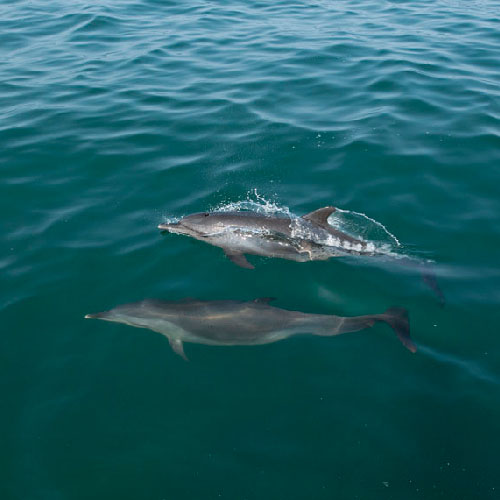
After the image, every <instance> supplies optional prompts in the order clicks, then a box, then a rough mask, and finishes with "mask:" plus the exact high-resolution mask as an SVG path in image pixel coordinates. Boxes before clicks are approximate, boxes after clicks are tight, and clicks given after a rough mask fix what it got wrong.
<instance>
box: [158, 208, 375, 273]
mask: <svg viewBox="0 0 500 500" xmlns="http://www.w3.org/2000/svg"><path fill="white" fill-rule="evenodd" d="M334 211H335V207H324V208H320V209H319V210H315V211H314V212H311V213H309V214H306V215H304V216H302V217H297V218H290V217H284V216H276V215H265V214H260V213H257V212H249V211H248V212H201V213H196V214H192V215H188V216H186V217H184V218H182V219H181V220H180V221H179V222H175V223H163V224H160V225H159V226H158V229H161V230H162V231H169V232H171V233H176V234H184V235H187V236H191V237H193V238H196V239H197V240H200V241H205V242H207V243H210V244H211V245H214V246H217V247H221V248H222V249H223V250H224V252H225V253H226V255H227V256H228V257H229V259H231V261H232V262H234V263H235V264H237V265H238V266H241V267H244V268H247V269H253V268H254V266H253V265H252V264H250V262H248V260H247V259H246V257H245V254H252V255H260V256H264V257H278V258H282V259H288V260H294V261H297V262H306V261H310V260H326V259H329V258H330V257H336V256H341V255H373V254H374V252H375V247H374V246H373V244H372V243H369V242H365V241H361V240H358V239H356V238H353V237H352V236H349V235H348V234H345V233H343V232H342V231H338V230H337V229H335V228H334V227H332V226H331V225H330V224H328V217H329V216H330V215H331V214H332V213H333V212H334Z"/></svg>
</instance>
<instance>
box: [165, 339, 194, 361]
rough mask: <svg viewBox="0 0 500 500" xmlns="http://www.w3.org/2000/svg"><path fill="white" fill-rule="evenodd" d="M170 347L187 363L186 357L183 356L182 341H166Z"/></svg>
mask: <svg viewBox="0 0 500 500" xmlns="http://www.w3.org/2000/svg"><path fill="white" fill-rule="evenodd" d="M168 342H169V344H170V347H171V348H172V350H173V351H174V352H175V353H176V354H178V355H179V356H180V357H181V358H182V359H183V360H184V361H189V359H188V358H187V356H186V355H185V354H184V346H183V345H182V340H179V339H168Z"/></svg>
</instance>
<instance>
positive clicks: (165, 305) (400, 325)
mask: <svg viewBox="0 0 500 500" xmlns="http://www.w3.org/2000/svg"><path fill="white" fill-rule="evenodd" d="M272 300H273V299H272V298H269V297H265V298H260V299H255V300H252V301H248V302H244V301H237V300H210V301H203V300H195V299H184V300H181V301H164V300H150V299H148V300H143V301H141V302H135V303H132V304H124V305H121V306H117V307H115V308H114V309H111V310H109V311H105V312H100V313H96V314H87V315H86V316H85V317H86V318H97V319H103V320H106V321H115V322H117V323H125V324H126V325H130V326H136V327H138V328H148V329H150V330H153V331H155V332H158V333H161V334H163V335H165V336H166V337H167V338H168V340H169V342H170V345H171V346H172V349H173V350H174V351H175V352H176V353H177V354H179V355H180V356H182V357H183V358H184V359H186V360H187V358H186V355H185V354H184V348H183V342H194V343H198V344H208V345H258V344H268V343H271V342H277V341H278V340H282V339H286V338H288V337H291V336H293V335H298V334H300V333H310V334H313V335H320V336H326V337H329V336H333V335H340V334H341V333H347V332H356V331H358V330H363V329H364V328H367V327H370V326H373V325H374V324H375V323H377V322H385V323H387V324H388V325H390V326H391V327H392V328H393V330H394V331H395V332H396V335H397V336H398V338H399V340H400V341H401V342H402V344H403V345H404V346H405V347H406V348H407V349H409V350H410V351H411V352H415V351H416V350H417V348H416V346H415V344H414V343H413V342H412V340H411V338H410V326H409V322H408V312H407V311H406V309H403V308H401V307H391V308H390V309H387V311H385V312H384V313H382V314H371V315H367V316H353V317H342V316H333V315H329V314H307V313H303V312H299V311H290V310H287V309H280V308H278V307H273V306H271V305H269V302H271V301H272Z"/></svg>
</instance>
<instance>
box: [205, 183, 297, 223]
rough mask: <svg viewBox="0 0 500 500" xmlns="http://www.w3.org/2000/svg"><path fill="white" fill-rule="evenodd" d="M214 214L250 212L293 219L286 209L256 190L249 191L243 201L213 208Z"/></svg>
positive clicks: (224, 203)
mask: <svg viewBox="0 0 500 500" xmlns="http://www.w3.org/2000/svg"><path fill="white" fill-rule="evenodd" d="M213 211H214V212H243V211H252V212H257V213H260V214H266V215H274V216H277V217H290V218H293V217H295V216H294V215H293V214H292V213H291V212H290V209H289V208H288V207H282V206H281V205H278V204H277V203H275V202H273V201H270V200H267V199H266V198H264V196H262V195H261V194H259V193H258V191H257V189H253V190H252V191H249V192H248V193H247V195H246V198H245V199H244V200H240V201H231V202H223V203H220V204H219V205H217V206H215V207H214V208H213Z"/></svg>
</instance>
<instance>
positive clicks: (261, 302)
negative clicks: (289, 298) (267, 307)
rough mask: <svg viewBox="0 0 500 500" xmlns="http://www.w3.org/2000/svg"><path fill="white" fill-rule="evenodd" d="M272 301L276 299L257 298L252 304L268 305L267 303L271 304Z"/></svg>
mask: <svg viewBox="0 0 500 500" xmlns="http://www.w3.org/2000/svg"><path fill="white" fill-rule="evenodd" d="M273 300H276V297H259V298H258V299H255V300H254V302H255V303H256V304H269V302H272V301H273Z"/></svg>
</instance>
